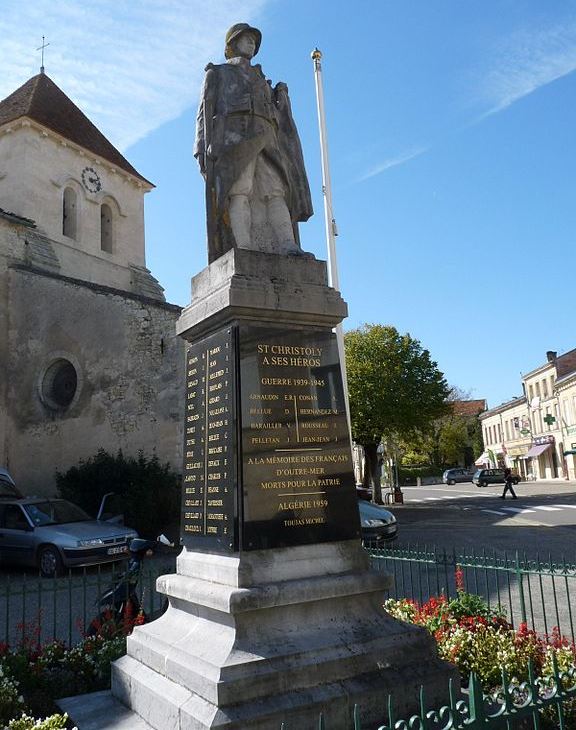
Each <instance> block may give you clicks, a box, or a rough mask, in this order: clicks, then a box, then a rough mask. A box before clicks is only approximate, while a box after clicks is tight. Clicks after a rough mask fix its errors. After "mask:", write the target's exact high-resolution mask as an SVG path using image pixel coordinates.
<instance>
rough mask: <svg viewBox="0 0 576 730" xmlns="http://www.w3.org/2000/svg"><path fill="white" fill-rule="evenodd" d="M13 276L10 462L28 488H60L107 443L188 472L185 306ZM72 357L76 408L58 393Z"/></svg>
mask: <svg viewBox="0 0 576 730" xmlns="http://www.w3.org/2000/svg"><path fill="white" fill-rule="evenodd" d="M0 261H1V257H0ZM1 276H2V272H0V277H1ZM4 277H5V278H4V282H5V286H3V287H2V289H3V290H2V291H0V299H1V305H2V306H1V310H2V311H1V312H0V355H2V362H3V363H4V365H3V368H4V370H3V375H5V376H8V377H2V380H3V386H0V387H4V388H5V393H4V397H2V390H0V411H2V412H3V414H4V426H3V424H2V419H1V418H0V439H3V443H2V442H0V460H2V456H4V461H5V462H6V463H7V464H8V466H9V468H10V470H11V472H12V473H13V476H14V477H15V479H16V481H17V483H18V484H19V486H20V488H21V490H22V491H23V492H24V493H26V494H49V493H53V492H54V472H55V470H56V469H58V470H66V469H68V468H69V467H70V466H72V465H74V464H77V463H78V460H79V459H82V458H87V457H89V456H91V455H93V454H94V453H95V452H96V451H97V449H99V448H104V449H106V450H107V451H109V452H111V453H116V452H117V450H118V449H122V450H123V451H124V453H125V454H133V455H136V454H137V452H138V451H139V450H142V451H143V452H144V453H145V454H146V455H152V454H153V453H155V454H157V455H158V457H159V458H160V460H161V461H162V462H165V461H168V462H170V464H172V465H173V466H174V467H175V468H176V469H177V470H178V471H180V469H181V462H182V434H181V429H182V423H183V412H184V397H183V387H184V343H183V342H182V341H181V340H180V339H179V338H177V337H176V334H175V330H174V325H175V321H176V319H177V318H178V315H179V312H180V308H179V307H176V306H174V305H170V304H165V303H161V302H155V301H153V300H151V299H145V298H143V297H137V296H135V295H129V294H124V293H122V292H120V291H117V290H114V289H110V288H107V287H102V286H98V285H94V284H87V283H83V282H79V281H77V280H73V279H67V278H66V277H62V276H59V275H56V274H49V273H40V272H38V271H33V270H31V269H29V268H26V267H23V266H18V265H12V267H10V268H8V269H5V270H4ZM3 333H4V336H3ZM3 343H4V344H3ZM5 343H7V347H5V346H4V345H5ZM62 363H69V364H71V366H73V368H74V370H75V372H76V377H77V386H76V391H75V393H74V395H73V398H72V400H71V402H70V403H69V405H67V407H61V406H59V405H58V403H55V402H54V401H53V399H52V397H51V392H50V387H51V384H50V381H51V378H53V377H54V373H55V372H57V371H58V368H59V366H60V364H62ZM66 367H68V366H66ZM56 377H57V376H56Z"/></svg>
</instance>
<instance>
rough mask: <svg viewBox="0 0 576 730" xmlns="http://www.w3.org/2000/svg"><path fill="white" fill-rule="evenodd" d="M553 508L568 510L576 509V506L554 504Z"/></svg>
mask: <svg viewBox="0 0 576 730" xmlns="http://www.w3.org/2000/svg"><path fill="white" fill-rule="evenodd" d="M552 506H553V507H563V508H566V509H576V504H554V505H552Z"/></svg>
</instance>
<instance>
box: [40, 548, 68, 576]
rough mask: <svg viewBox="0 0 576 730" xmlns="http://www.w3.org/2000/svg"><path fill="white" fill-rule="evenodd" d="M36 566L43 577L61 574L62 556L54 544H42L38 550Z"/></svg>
mask: <svg viewBox="0 0 576 730" xmlns="http://www.w3.org/2000/svg"><path fill="white" fill-rule="evenodd" d="M38 568H39V570H40V574H41V575H42V576H43V577H44V578H56V577H57V576H59V575H61V574H62V568H63V565H62V558H61V557H60V553H59V552H58V549H57V548H56V547H54V545H44V547H41V548H40V550H39V551H38Z"/></svg>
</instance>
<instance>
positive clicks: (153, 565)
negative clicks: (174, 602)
mask: <svg viewBox="0 0 576 730" xmlns="http://www.w3.org/2000/svg"><path fill="white" fill-rule="evenodd" d="M124 568H125V566H124V565H123V564H121V563H112V564H111V565H106V566H97V567H95V568H84V569H81V570H80V569H75V570H71V571H69V572H68V573H67V574H66V575H64V576H62V577H60V578H54V579H50V578H41V577H40V576H38V575H37V574H34V573H31V572H22V573H18V574H10V573H4V572H2V573H0V642H4V643H5V644H8V645H9V646H11V647H17V646H19V645H21V644H22V643H23V642H34V643H39V644H44V643H46V642H47V641H53V640H59V641H62V642H63V643H64V644H66V645H67V646H68V647H72V646H74V645H75V644H77V643H78V642H79V641H80V640H81V639H82V638H83V636H84V634H85V631H86V630H87V628H88V626H89V625H90V622H91V621H92V619H94V618H96V617H97V616H98V609H97V606H96V605H95V602H96V600H97V598H98V596H100V595H101V594H102V593H103V592H104V591H105V590H107V588H109V587H110V586H111V585H113V584H114V583H115V582H116V581H117V580H118V578H119V577H120V576H121V574H122V573H123V571H124ZM174 570H175V557H170V558H163V559H162V560H158V561H154V560H150V561H148V562H147V563H146V564H145V566H144V567H143V568H142V571H141V574H140V580H139V582H138V590H137V593H138V597H139V600H140V603H141V605H142V608H143V609H144V611H145V612H146V613H147V614H148V615H151V614H153V613H154V612H156V611H157V610H158V609H159V608H160V607H161V605H162V602H163V600H164V597H163V596H162V595H160V594H159V593H157V592H156V579H157V578H158V576H159V575H163V574H165V573H173V572H174Z"/></svg>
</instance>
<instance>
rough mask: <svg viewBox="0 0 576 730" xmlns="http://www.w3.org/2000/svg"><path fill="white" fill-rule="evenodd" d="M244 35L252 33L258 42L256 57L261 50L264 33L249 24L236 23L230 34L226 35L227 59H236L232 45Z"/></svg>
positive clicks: (225, 53)
mask: <svg viewBox="0 0 576 730" xmlns="http://www.w3.org/2000/svg"><path fill="white" fill-rule="evenodd" d="M242 33H251V34H252V35H253V36H254V39H255V41H256V47H255V48H254V55H256V54H257V53H258V51H259V50H260V43H262V33H261V32H260V31H259V30H258V28H253V27H252V26H251V25H248V23H235V24H234V25H233V26H232V27H231V28H230V30H229V31H228V33H226V49H225V51H224V55H225V56H226V58H233V57H234V55H235V54H234V50H233V46H232V44H233V43H234V41H235V40H236V39H237V38H239V37H240V36H241V35H242Z"/></svg>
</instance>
